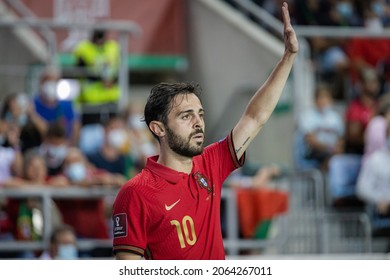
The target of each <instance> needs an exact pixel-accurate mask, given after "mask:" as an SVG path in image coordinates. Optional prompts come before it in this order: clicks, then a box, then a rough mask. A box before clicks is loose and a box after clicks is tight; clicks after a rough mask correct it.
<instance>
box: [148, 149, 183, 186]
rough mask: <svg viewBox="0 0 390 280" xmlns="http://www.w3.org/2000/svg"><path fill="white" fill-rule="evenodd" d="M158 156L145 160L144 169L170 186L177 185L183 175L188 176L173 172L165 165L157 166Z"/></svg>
mask: <svg viewBox="0 0 390 280" xmlns="http://www.w3.org/2000/svg"><path fill="white" fill-rule="evenodd" d="M157 159H158V156H152V157H149V158H148V159H147V162H146V168H147V169H149V170H150V171H152V172H153V173H154V174H157V175H158V176H160V177H162V178H164V179H165V180H167V181H168V182H170V183H172V184H177V183H178V182H179V181H180V180H181V179H182V178H183V175H186V176H188V175H187V174H186V173H184V172H178V171H176V170H173V169H171V168H169V167H166V166H165V165H162V164H159V163H158V162H157Z"/></svg>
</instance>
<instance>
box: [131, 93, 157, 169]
mask: <svg viewBox="0 0 390 280" xmlns="http://www.w3.org/2000/svg"><path fill="white" fill-rule="evenodd" d="M142 103H143V102H140V101H138V100H135V101H132V102H130V103H129V104H128V106H127V108H126V109H125V111H124V118H125V120H126V122H127V128H128V133H129V138H130V150H129V152H130V155H131V157H132V158H133V159H134V161H135V165H136V167H137V170H141V169H142V168H143V167H144V166H145V164H146V159H147V158H148V157H150V156H154V155H156V154H157V153H158V147H157V145H158V143H157V141H156V139H155V138H154V137H153V136H152V134H151V133H150V130H149V128H148V126H147V125H146V124H145V122H144V120H143V108H144V107H145V106H144V105H143V104H142Z"/></svg>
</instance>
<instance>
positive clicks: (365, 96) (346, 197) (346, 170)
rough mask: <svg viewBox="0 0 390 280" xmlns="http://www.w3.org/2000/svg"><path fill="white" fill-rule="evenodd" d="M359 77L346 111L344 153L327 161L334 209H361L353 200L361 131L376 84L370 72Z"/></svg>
mask: <svg viewBox="0 0 390 280" xmlns="http://www.w3.org/2000/svg"><path fill="white" fill-rule="evenodd" d="M360 74H361V87H360V92H359V95H358V96H357V97H356V98H355V99H354V100H352V101H351V102H350V103H349V104H348V106H347V109H346V133H345V148H344V152H345V153H344V154H339V155H335V156H333V157H332V158H331V159H330V161H329V173H328V176H329V187H330V189H329V190H330V195H331V198H332V200H333V202H332V203H333V205H334V206H335V207H361V206H362V202H361V201H360V200H359V199H358V198H357V196H356V181H357V178H358V175H359V172H360V168H361V164H362V156H363V152H364V147H365V142H364V139H365V136H364V135H365V130H366V127H367V125H368V123H369V121H370V120H371V118H372V117H373V116H374V114H375V112H376V110H377V103H378V95H379V81H378V77H377V74H376V72H375V70H374V69H372V68H364V69H362V71H361V73H360Z"/></svg>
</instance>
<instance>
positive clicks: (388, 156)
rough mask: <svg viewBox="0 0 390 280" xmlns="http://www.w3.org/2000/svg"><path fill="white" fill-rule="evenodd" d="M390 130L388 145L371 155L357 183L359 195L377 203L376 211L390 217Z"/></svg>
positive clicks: (368, 201)
mask: <svg viewBox="0 0 390 280" xmlns="http://www.w3.org/2000/svg"><path fill="white" fill-rule="evenodd" d="M389 132H390V131H389V130H387V133H386V146H385V147H383V148H382V149H379V150H376V151H374V152H373V153H372V154H371V155H369V156H368V157H367V159H366V161H365V164H364V165H363V166H362V170H361V172H360V174H359V179H358V183H357V192H358V195H359V197H361V198H362V199H363V200H364V201H366V202H367V203H369V204H372V205H375V208H376V211H377V212H378V213H379V214H380V215H383V216H388V217H389V218H390V133H389Z"/></svg>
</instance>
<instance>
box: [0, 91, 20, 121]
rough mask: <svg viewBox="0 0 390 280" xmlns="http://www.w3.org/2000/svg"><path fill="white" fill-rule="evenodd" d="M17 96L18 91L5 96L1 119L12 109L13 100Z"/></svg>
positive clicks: (0, 110) (0, 114)
mask: <svg viewBox="0 0 390 280" xmlns="http://www.w3.org/2000/svg"><path fill="white" fill-rule="evenodd" d="M16 97H17V93H11V94H8V95H6V96H5V97H4V100H3V102H2V103H3V105H2V107H1V109H0V116H1V119H4V118H5V116H6V115H7V113H8V112H9V110H10V107H11V102H12V101H13V100H15V99H16Z"/></svg>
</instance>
